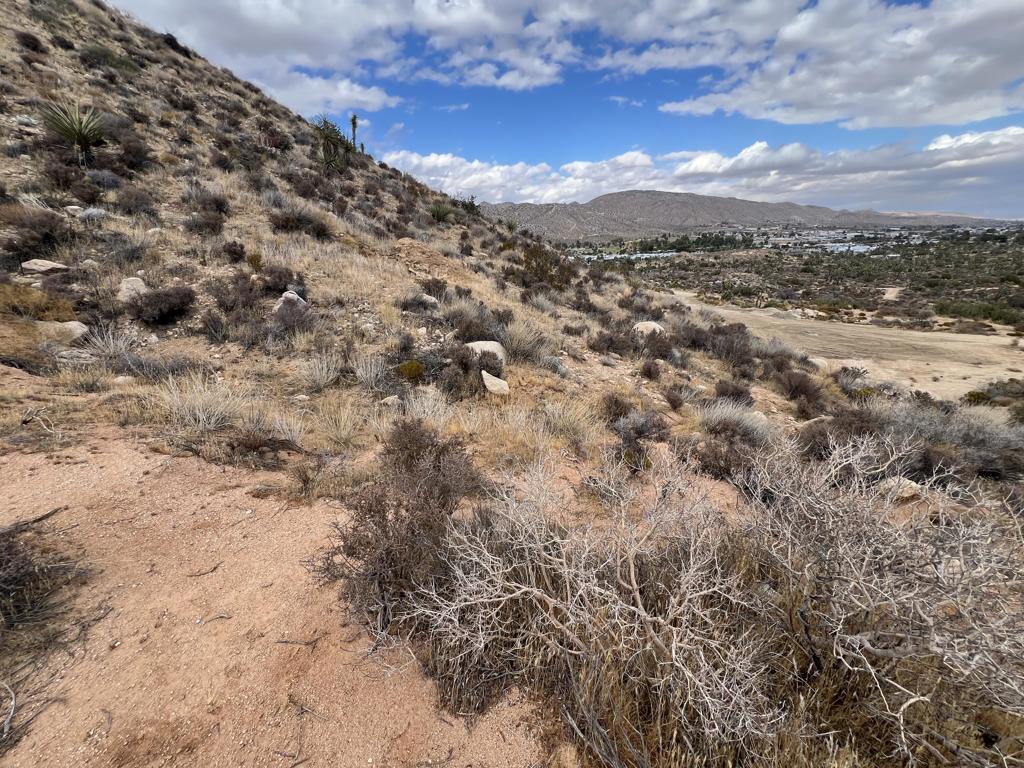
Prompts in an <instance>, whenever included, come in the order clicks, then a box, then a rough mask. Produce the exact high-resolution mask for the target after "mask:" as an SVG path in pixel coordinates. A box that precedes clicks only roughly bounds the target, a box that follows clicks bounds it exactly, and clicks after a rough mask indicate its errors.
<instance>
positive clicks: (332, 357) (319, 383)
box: [301, 352, 353, 392]
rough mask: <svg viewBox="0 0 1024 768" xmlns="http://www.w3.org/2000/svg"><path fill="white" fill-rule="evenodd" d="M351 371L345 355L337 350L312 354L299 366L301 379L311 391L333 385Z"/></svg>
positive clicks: (319, 390)
mask: <svg viewBox="0 0 1024 768" xmlns="http://www.w3.org/2000/svg"><path fill="white" fill-rule="evenodd" d="M352 372H353V371H352V367H351V366H350V365H349V363H348V360H347V358H346V356H345V355H342V354H339V353H337V352H320V353H317V354H314V355H313V356H311V357H310V358H309V359H308V360H306V361H304V362H303V363H302V366H301V375H302V381H303V383H304V384H305V385H306V387H307V388H308V389H309V390H311V391H312V392H322V391H323V390H325V389H327V388H328V387H333V386H335V385H336V384H338V383H339V382H340V381H341V380H342V379H343V378H344V377H345V376H347V375H349V374H351V373H352Z"/></svg>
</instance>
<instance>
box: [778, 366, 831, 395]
mask: <svg viewBox="0 0 1024 768" xmlns="http://www.w3.org/2000/svg"><path fill="white" fill-rule="evenodd" d="M775 383H776V384H778V385H779V389H781V390H782V394H784V395H785V396H786V397H787V398H788V399H790V400H798V399H799V400H803V401H805V402H807V403H814V402H817V401H818V400H820V399H821V386H820V385H819V384H818V383H817V382H816V381H815V380H814V379H812V378H811V377H810V376H808V375H807V374H806V373H804V372H803V371H783V372H782V373H779V374H776V376H775Z"/></svg>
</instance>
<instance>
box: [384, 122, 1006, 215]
mask: <svg viewBox="0 0 1024 768" xmlns="http://www.w3.org/2000/svg"><path fill="white" fill-rule="evenodd" d="M384 160H385V161H386V162H387V163H389V164H390V165H394V166H396V167H398V168H401V169H402V170H404V171H407V172H409V173H411V174H413V175H414V176H417V177H419V178H420V179H422V180H423V181H425V182H426V183H428V184H430V185H432V186H435V187H439V188H441V189H444V190H445V191H447V192H449V193H451V194H459V195H469V194H472V195H475V196H476V197H477V198H479V199H481V200H487V201H489V202H503V201H529V202H538V203H551V202H570V201H580V202H583V201H586V200H590V199H592V198H594V197H596V196H598V195H601V194H605V193H608V192H616V191H621V190H625V189H660V190H666V191H673V192H697V193H700V194H709V195H722V196H733V197H743V198H747V199H753V200H766V201H784V200H789V201H793V202H801V203H812V204H819V205H829V206H833V207H845V208H875V209H878V210H928V211H933V210H945V211H958V212H966V213H975V214H979V215H985V216H993V217H1006V218H1019V217H1024V210H1022V209H1021V207H1020V206H1021V203H1020V199H1019V195H1018V194H1017V191H1019V190H1018V186H1019V179H1020V177H1021V174H1022V173H1024V127H1019V126H1010V127H1007V128H1002V129H999V130H993V131H985V132H972V133H963V134H959V135H942V136H938V137H936V138H935V139H933V140H932V141H930V142H929V143H928V144H926V145H925V146H924V147H921V148H915V147H911V146H907V145H902V144H890V145H882V146H878V147H873V148H869V149H861V150H839V151H834V152H822V151H820V150H818V149H815V148H812V147H808V146H806V145H804V144H799V143H792V144H784V145H781V146H775V147H773V146H771V145H769V144H768V143H766V142H763V141H759V142H755V143H753V144H751V145H750V146H748V147H746V148H745V149H743V150H741V151H740V152H737V153H736V154H735V155H722V154H720V153H718V152H714V151H690V150H683V151H679V152H672V153H667V154H664V155H659V156H657V157H652V156H651V155H649V154H647V153H645V152H642V151H639V150H634V151H630V152H626V153H624V154H621V155H618V156H616V157H612V158H609V159H607V160H599V161H575V162H571V163H566V164H564V165H562V166H561V167H560V168H558V169H557V170H556V169H553V168H552V167H551V166H549V165H547V164H545V163H539V164H528V163H514V164H500V163H488V162H483V161H480V160H467V159H466V158H463V157H459V156H457V155H452V154H430V155H420V154H416V153H414V152H409V151H398V152H391V153H388V154H386V155H385V156H384ZM979 193H981V194H979ZM980 199H985V200H988V201H989V202H988V203H987V205H986V207H984V208H980V209H979V208H978V207H977V205H978V202H977V201H978V200H980Z"/></svg>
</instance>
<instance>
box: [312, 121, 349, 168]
mask: <svg viewBox="0 0 1024 768" xmlns="http://www.w3.org/2000/svg"><path fill="white" fill-rule="evenodd" d="M312 127H313V133H314V134H315V136H316V142H315V144H314V148H313V160H314V161H315V162H316V164H317V165H319V166H320V167H321V169H322V170H325V171H326V170H333V171H340V170H341V169H342V168H344V167H345V165H346V164H347V161H348V157H347V156H348V154H349V153H350V152H352V150H353V149H354V146H353V144H352V142H350V141H349V140H348V139H347V138H346V137H345V136H344V135H343V134H342V132H341V130H340V129H339V128H338V126H337V125H336V124H335V123H334V122H333V121H332V120H331V119H330V118H329V117H327V115H319V116H317V117H315V118H314V119H313V121H312Z"/></svg>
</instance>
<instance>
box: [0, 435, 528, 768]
mask: <svg viewBox="0 0 1024 768" xmlns="http://www.w3.org/2000/svg"><path fill="white" fill-rule="evenodd" d="M267 479H269V478H268V477H266V476H261V475H260V473H252V472H247V471H242V470H235V469H230V468H223V467H217V466H213V465H210V464H206V463H204V462H202V461H199V460H197V459H193V458H174V459H169V458H168V457H166V456H162V455H158V454H155V453H152V452H150V451H149V450H148V449H147V448H146V446H145V445H143V444H141V443H134V442H132V441H131V440H130V439H128V438H127V437H125V435H124V433H122V432H120V431H118V430H116V429H114V428H107V429H105V430H103V431H101V432H100V433H99V435H98V436H95V437H92V438H90V439H89V440H88V441H87V442H86V443H85V444H82V445H79V446H76V447H74V448H71V449H69V450H67V451H65V452H63V453H61V454H60V455H59V456H51V457H47V456H44V455H42V454H31V455H22V454H12V455H7V456H0V525H2V524H5V523H9V522H11V521H14V520H18V519H25V518H28V517H31V516H33V515H37V514H39V513H41V512H43V511H46V510H48V509H51V508H53V507H54V506H58V505H67V506H68V509H67V510H66V511H64V512H63V513H61V514H60V515H59V516H58V517H57V518H54V519H53V520H52V528H53V529H54V531H55V534H54V535H55V537H57V538H58V539H63V540H65V542H66V544H67V546H68V548H69V549H71V548H73V549H75V550H76V551H81V552H82V555H83V556H84V558H85V560H86V561H87V562H88V564H89V565H90V566H91V567H92V568H93V573H92V575H91V576H90V577H89V578H88V580H87V582H86V583H85V585H84V586H83V587H82V588H81V589H80V590H79V592H78V593H77V595H76V598H75V604H76V611H78V612H81V613H83V614H84V613H89V612H95V611H96V610H97V608H98V607H99V606H106V607H107V608H109V613H107V614H106V616H105V617H104V618H103V619H102V620H101V621H99V622H98V623H97V624H96V625H95V626H93V627H92V629H91V631H90V633H89V635H88V638H87V640H86V642H85V644H84V647H82V648H80V649H79V650H78V652H77V653H76V654H75V656H74V657H73V658H68V657H61V658H58V659H54V661H53V662H52V664H51V668H50V669H49V670H47V671H48V672H53V673H56V675H57V677H56V679H54V680H53V681H52V682H51V684H50V687H49V689H48V693H49V694H50V695H51V696H55V697H57V698H59V699H60V701H58V702H57V703H56V704H54V705H53V706H51V707H50V708H49V709H48V710H47V711H46V712H45V713H44V714H43V715H42V716H41V717H40V718H39V719H38V720H37V721H36V722H35V723H34V724H33V726H32V728H31V730H30V731H29V733H28V735H27V736H26V737H25V739H24V740H23V741H22V742H21V743H20V744H18V745H17V747H16V748H15V749H14V751H13V752H12V753H10V754H8V755H7V756H6V758H5V759H4V760H3V764H4V765H5V766H12V768H13V767H15V766H17V767H18V768H21V767H22V766H23V767H24V768H29V767H30V766H31V767H33V768H35V767H37V766H46V767H47V768H54V767H56V768H60V767H64V766H67V767H68V768H70V767H71V766H75V767H76V768H80V767H81V766H132V768H136V767H141V766H272V767H274V768H281V767H284V768H290V767H291V766H297V765H300V764H301V765H303V766H307V767H308V768H314V767H315V766H324V767H326V766H330V767H331V768H335V767H337V766H351V767H353V768H354V767H355V766H361V767H362V768H365V766H367V765H388V766H417V765H427V764H428V761H431V762H432V763H434V764H438V763H445V761H446V760H447V761H448V762H447V763H445V764H447V765H450V766H470V765H472V766H477V767H482V766H495V767H498V766H510V767H511V766H516V767H517V768H518V767H520V766H528V765H531V764H535V763H537V762H539V761H541V760H542V754H541V752H540V750H539V748H538V745H537V742H536V740H535V739H534V738H533V736H532V735H531V732H530V729H529V728H528V726H527V725H526V724H525V723H526V722H527V721H528V720H529V719H530V715H531V710H530V709H529V707H527V706H526V705H525V704H523V703H522V702H515V703H512V702H507V703H505V704H504V705H502V706H499V707H497V708H496V709H495V710H493V711H492V712H490V713H489V714H488V715H487V716H485V717H483V718H482V719H480V720H479V721H477V722H476V723H475V724H474V726H473V728H472V729H468V728H467V726H466V723H465V722H464V721H462V720H460V719H459V718H455V717H452V716H450V715H449V716H445V715H442V714H441V713H440V712H439V711H438V710H437V708H436V706H435V696H434V690H433V687H432V685H431V683H430V682H429V681H427V680H425V679H424V678H423V677H422V675H421V674H420V672H419V670H418V666H417V665H416V664H415V663H412V659H411V657H410V656H409V654H408V652H407V651H405V652H394V653H392V654H391V655H390V656H389V659H388V660H389V661H390V666H389V665H387V664H385V663H384V661H383V659H381V658H379V657H377V656H374V657H368V656H367V654H366V650H367V648H368V645H369V642H368V639H367V637H366V635H365V633H364V632H362V631H361V630H360V629H359V628H358V627H357V626H355V625H350V624H346V621H345V617H344V616H343V615H342V612H341V611H340V609H339V608H338V605H337V600H336V597H335V594H334V590H333V589H331V588H319V589H318V588H316V587H315V586H314V585H313V584H312V583H311V580H310V578H309V575H308V574H307V573H306V571H305V569H304V568H303V567H302V566H301V561H302V560H303V559H304V558H306V557H307V556H309V554H310V553H311V552H313V551H314V550H315V549H316V547H317V546H318V545H319V544H320V543H321V542H322V538H323V535H324V533H325V531H326V526H327V523H328V521H330V520H331V519H333V518H334V517H335V515H336V514H337V513H336V511H335V510H333V509H331V508H330V507H328V506H327V505H324V504H320V505H317V506H314V507H294V508H289V507H288V506H287V505H285V504H283V503H282V502H281V501H280V500H275V499H263V500H261V499H257V498H254V497H253V496H251V495H249V493H248V491H249V490H250V489H252V488H253V487H254V486H256V485H258V484H259V483H260V482H261V481H265V480H267ZM273 479H275V480H276V481H277V482H281V478H280V477H276V478H273ZM310 640H314V642H312V643H309V644H307V645H303V644H298V643H301V642H304V641H310Z"/></svg>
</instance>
